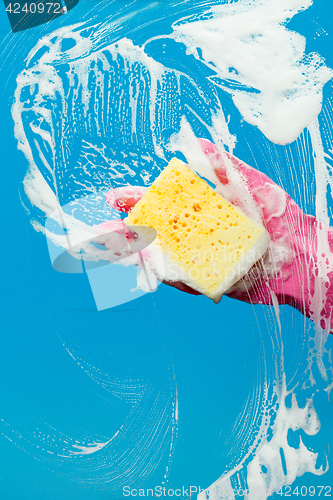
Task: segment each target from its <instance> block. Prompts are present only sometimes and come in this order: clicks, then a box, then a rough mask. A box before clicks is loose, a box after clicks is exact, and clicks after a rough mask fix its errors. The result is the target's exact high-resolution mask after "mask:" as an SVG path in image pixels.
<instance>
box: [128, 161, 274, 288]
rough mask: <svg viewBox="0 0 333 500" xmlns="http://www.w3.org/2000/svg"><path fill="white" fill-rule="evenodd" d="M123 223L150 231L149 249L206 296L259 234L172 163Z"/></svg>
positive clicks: (196, 178)
mask: <svg viewBox="0 0 333 500" xmlns="http://www.w3.org/2000/svg"><path fill="white" fill-rule="evenodd" d="M124 222H125V223H126V225H128V226H149V227H152V228H154V229H155V230H156V231H157V238H156V240H155V244H156V245H158V246H159V247H161V249H162V251H164V252H168V255H169V258H170V259H171V260H172V261H173V262H176V263H177V264H178V266H179V267H180V268H181V269H182V270H183V271H184V273H185V276H187V277H188V278H189V280H187V279H185V280H184V281H185V282H188V283H190V284H191V286H192V287H193V288H195V289H196V290H198V291H200V292H201V293H204V294H205V295H207V296H213V295H214V292H215V291H216V290H217V289H218V288H219V287H220V286H221V283H223V281H224V280H226V279H227V277H228V275H229V274H230V273H232V272H233V270H234V268H235V267H237V263H239V261H240V260H241V259H242V258H243V260H244V256H245V257H246V253H247V252H249V250H251V248H253V247H254V246H255V245H256V243H257V242H258V240H259V239H261V238H262V235H263V232H265V230H264V228H263V227H260V226H259V225H258V224H256V223H255V222H253V221H252V220H251V219H249V218H248V217H247V216H246V215H244V214H243V213H242V212H241V211H240V210H239V209H238V208H237V207H235V206H233V205H231V204H230V203H229V202H228V201H227V200H225V199H224V198H223V197H222V196H220V195H219V194H218V193H217V192H216V191H215V190H214V189H212V188H211V187H210V186H209V184H207V182H205V181H204V180H203V179H201V178H200V177H199V176H198V175H196V174H195V173H194V172H193V171H192V170H190V169H189V168H188V167H187V166H186V165H185V164H184V163H183V162H181V161H180V160H178V159H176V158H174V159H173V160H171V162H170V163H169V165H168V166H167V167H166V168H165V169H164V170H163V172H162V173H161V174H160V175H159V177H158V178H157V179H156V180H155V182H154V183H153V184H152V185H151V186H150V188H148V190H147V191H146V192H145V194H144V196H143V197H142V198H141V200H140V201H139V202H138V203H137V204H136V205H135V207H134V208H133V210H132V211H131V213H130V214H129V216H128V217H127V219H125V221H124ZM259 257H260V256H259ZM259 257H258V256H257V258H259ZM255 260H257V259H255ZM252 264H254V262H251V263H250V265H249V267H251V265H252ZM243 274H244V273H243ZM240 277H241V276H239V278H240Z"/></svg>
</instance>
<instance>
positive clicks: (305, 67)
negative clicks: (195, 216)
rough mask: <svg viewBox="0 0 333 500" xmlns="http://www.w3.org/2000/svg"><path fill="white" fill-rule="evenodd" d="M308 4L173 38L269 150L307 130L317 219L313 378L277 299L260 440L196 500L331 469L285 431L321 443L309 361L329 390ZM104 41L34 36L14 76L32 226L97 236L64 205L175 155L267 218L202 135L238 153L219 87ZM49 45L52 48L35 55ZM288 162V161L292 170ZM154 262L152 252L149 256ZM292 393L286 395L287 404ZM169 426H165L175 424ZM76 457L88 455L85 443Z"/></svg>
mask: <svg viewBox="0 0 333 500" xmlns="http://www.w3.org/2000/svg"><path fill="white" fill-rule="evenodd" d="M310 5H311V2H310V0H280V1H278V2H272V1H264V0H263V1H252V2H251V1H239V2H236V3H230V4H225V5H219V6H214V7H213V8H212V9H210V10H208V11H207V12H206V13H205V15H204V16H202V17H201V18H200V17H198V18H196V17H195V16H194V18H193V17H192V18H189V19H187V18H184V19H182V20H180V21H178V22H177V23H175V24H174V26H173V33H172V34H171V35H170V36H169V38H173V39H175V40H176V41H177V42H178V43H182V44H185V46H186V48H187V54H188V56H189V57H190V56H194V57H195V58H197V59H198V60H200V61H201V62H202V63H203V64H204V65H206V66H208V67H209V68H210V69H211V70H212V71H213V72H214V73H215V77H209V80H210V81H209V88H208V87H207V88H208V90H209V92H211V93H212V88H213V87H214V86H216V87H219V88H222V89H223V90H224V91H225V92H227V93H228V94H230V95H231V96H232V99H233V103H234V105H235V107H236V108H237V110H238V112H240V113H241V115H242V117H243V118H244V120H246V121H247V122H248V123H249V124H251V125H253V126H256V127H258V129H259V130H260V131H261V132H262V133H263V134H264V135H265V136H266V137H267V138H268V139H269V140H270V141H271V143H270V146H269V147H271V148H272V150H274V143H278V144H288V143H290V142H292V141H295V140H296V143H297V145H298V146H299V148H300V149H301V148H302V147H303V146H304V144H305V141H304V131H303V129H304V128H306V127H307V129H308V131H309V134H310V138H311V144H312V150H313V151H314V152H315V157H314V165H315V171H316V188H317V194H316V216H317V219H318V221H319V222H320V223H321V224H318V228H317V239H318V249H319V251H318V263H317V265H318V269H319V272H318V276H317V278H316V280H315V287H314V293H313V296H312V297H311V301H312V305H313V310H314V313H313V321H314V324H315V332H314V342H313V343H314V345H312V344H310V343H309V346H310V345H311V347H309V351H308V356H307V362H308V366H307V368H308V369H307V375H306V377H307V378H306V380H305V381H304V384H303V386H301V385H300V384H298V386H297V387H295V388H290V387H289V381H288V380H287V379H286V374H285V359H284V349H283V335H282V333H283V332H282V331H281V322H280V312H279V306H278V304H277V299H276V297H275V296H274V293H273V291H272V302H273V304H274V308H273V310H274V311H275V318H273V317H272V315H271V313H270V312H269V311H268V312H267V313H266V314H267V315H268V316H269V321H270V322H273V324H274V327H273V328H272V329H271V330H270V332H269V333H268V335H267V338H266V339H264V338H263V336H262V335H261V333H260V332H259V333H258V345H259V346H260V357H261V359H262V360H263V361H262V363H263V366H262V367H261V371H260V377H259V380H258V387H260V395H257V392H256V390H254V394H253V398H252V399H253V406H254V408H255V411H254V413H253V423H255V424H256V426H257V431H256V435H255V437H254V439H253V440H252V441H251V443H250V444H249V445H248V447H247V448H246V450H243V452H242V454H241V457H240V459H239V462H238V463H237V464H235V465H234V467H233V468H232V469H231V470H228V472H226V473H224V474H223V471H221V474H222V476H221V477H220V478H219V479H217V481H216V482H215V483H214V484H213V485H212V486H210V487H209V488H208V489H207V490H206V491H205V492H203V493H201V497H202V498H203V497H205V496H207V498H208V496H209V498H210V499H218V498H226V499H233V498H235V488H234V485H235V484H236V485H237V484H240V482H241V481H243V482H244V481H245V483H244V489H245V492H246V494H245V496H244V498H246V499H255V500H258V499H260V500H265V499H266V498H267V497H268V496H269V495H270V494H271V493H274V492H277V491H278V490H279V489H280V488H281V487H282V486H283V485H287V484H292V482H293V481H294V480H295V478H296V477H298V476H301V475H303V474H304V473H306V472H310V473H312V474H316V475H319V474H323V473H324V472H325V471H326V470H327V465H326V466H320V467H316V462H317V458H318V457H317V454H316V453H314V452H312V451H311V450H310V449H309V448H307V447H306V446H305V444H303V442H302V441H301V442H300V445H299V447H298V448H294V447H292V446H290V444H289V442H288V432H289V431H290V430H291V431H297V430H299V429H301V430H303V431H304V433H305V434H307V435H308V436H315V435H316V434H317V433H318V432H319V429H320V423H319V419H318V416H317V414H316V410H315V407H314V402H313V394H314V392H315V390H316V384H319V382H320V380H318V378H316V376H315V375H314V373H313V372H314V370H313V369H312V368H313V363H317V366H318V369H319V372H320V376H321V378H322V379H323V380H324V385H325V390H326V391H327V393H328V394H329V391H330V388H331V384H332V364H331V360H330V353H329V352H327V351H326V349H325V342H326V339H327V335H328V332H329V325H328V324H326V325H324V326H325V328H324V329H323V328H322V326H323V325H322V324H321V318H320V311H321V307H320V305H321V304H322V302H323V300H325V294H326V287H325V283H326V282H327V280H328V277H327V275H328V272H329V269H330V268H332V265H333V263H332V260H331V258H330V256H329V255H330V251H329V245H328V229H327V228H328V225H329V224H328V222H329V220H328V215H327V201H326V190H327V184H328V183H329V182H330V183H331V182H332V181H331V180H330V176H329V173H328V166H327V164H326V161H325V154H326V153H325V152H324V148H323V145H322V142H321V136H320V126H319V124H318V121H317V116H318V114H319V113H320V110H321V103H322V89H323V86H324V84H325V83H326V82H327V81H328V80H329V78H331V76H332V71H331V70H330V69H329V68H327V67H326V66H325V64H324V63H323V61H322V59H321V58H320V56H319V55H318V54H315V53H312V54H310V55H306V54H305V38H304V37H302V36H301V35H300V34H298V33H295V32H292V31H290V30H288V28H287V27H286V26H285V24H286V21H287V19H289V18H291V17H292V16H294V15H296V14H297V13H298V12H300V11H301V10H304V9H307V8H308V7H309V6H310ZM109 29H110V31H111V25H110V28H109ZM104 35H105V34H104V33H100V34H99V35H98V36H100V44H101V47H102V48H101V49H100V50H98V36H97V35H96V34H95V39H94V44H93V45H92V44H90V38H89V36H88V37H87V36H86V35H84V34H83V28H82V33H81V27H80V26H75V27H70V28H63V29H61V30H58V32H56V33H52V34H51V35H49V36H47V37H44V39H42V40H41V41H40V42H38V44H37V46H36V47H35V49H34V50H33V51H32V52H31V54H30V57H29V60H28V61H27V67H26V69H25V70H23V71H22V72H21V73H20V75H19V76H18V79H17V90H16V94H15V103H14V106H13V118H14V121H15V135H16V138H17V140H18V144H19V148H20V149H21V150H22V151H23V152H24V154H25V156H26V158H27V159H28V162H29V171H28V173H27V175H26V177H25V180H24V196H25V200H26V203H30V208H31V214H32V215H31V218H32V223H33V225H34V227H35V229H36V230H38V231H43V232H45V228H44V222H45V218H46V217H49V216H50V215H51V214H52V213H55V214H58V216H57V217H56V218H55V222H56V223H57V224H59V225H60V226H61V227H62V228H63V229H66V232H67V234H69V235H70V236H71V238H73V240H75V241H82V240H83V237H82V234H85V231H88V232H89V231H90V229H89V228H88V229H87V227H84V226H82V224H79V223H78V222H77V218H76V217H75V210H79V209H80V206H79V205H80V204H79V201H78V202H77V206H76V207H73V211H72V213H68V214H65V215H64V216H60V215H59V213H61V207H62V206H64V205H65V204H67V203H68V202H69V201H72V202H73V203H74V201H75V200H77V199H79V198H80V197H82V195H84V194H91V193H96V192H98V191H100V190H102V189H111V188H114V187H119V186H123V185H128V184H130V185H142V184H144V185H147V186H148V185H150V184H151V183H152V181H153V180H154V179H155V178H156V177H157V175H158V174H159V172H160V171H161V170H162V169H163V168H164V167H165V166H166V165H167V162H168V160H169V159H170V158H171V157H172V155H174V154H179V153H182V155H183V157H184V156H185V158H187V160H188V162H189V163H190V164H191V165H192V166H193V168H194V169H195V170H196V171H197V172H198V173H199V174H200V175H202V176H204V177H206V178H207V179H208V180H210V181H211V182H212V183H213V184H215V185H216V186H217V189H218V190H219V192H220V193H221V194H222V195H223V196H225V197H226V198H228V199H230V200H231V201H232V200H233V197H235V191H234V189H235V186H236V187H237V190H239V189H242V195H243V196H242V200H243V205H242V207H241V208H242V209H243V210H244V212H246V213H247V214H248V215H249V216H250V217H251V218H253V219H254V220H259V219H260V210H258V207H257V206H256V205H255V204H254V202H253V199H252V197H251V194H250V193H249V191H248V188H247V186H246V183H245V181H244V179H242V177H241V175H240V174H239V173H238V172H236V171H235V170H234V169H233V166H232V164H231V162H230V163H228V162H227V164H226V168H227V171H228V177H229V178H230V179H232V182H231V183H230V186H223V185H222V184H221V183H219V181H218V179H217V178H216V175H215V174H214V173H213V171H212V169H211V168H210V166H209V164H208V163H207V160H206V158H205V156H204V155H203V153H201V151H200V148H199V147H198V143H197V140H196V138H195V136H197V137H198V136H199V134H200V133H202V131H203V130H204V131H205V134H206V137H209V138H210V139H211V140H212V141H213V142H214V143H215V144H216V146H217V147H218V148H219V149H220V152H221V153H223V152H224V151H225V150H227V151H228V152H229V153H232V151H233V148H234V146H235V143H236V142H237V134H236V135H232V134H231V133H230V132H229V129H228V120H227V119H226V118H225V116H224V112H223V104H221V103H220V102H219V100H218V98H217V97H216V96H217V95H218V93H216V95H215V101H214V105H212V104H211V102H212V101H209V99H208V98H207V100H205V95H204V92H203V89H202V87H200V85H199V84H198V85H197V84H196V83H195V82H193V79H192V78H189V77H187V76H186V72H185V70H184V72H183V73H182V72H181V71H179V70H173V69H170V68H166V67H164V66H163V64H162V63H161V62H157V61H155V60H154V59H153V58H152V57H150V56H148V55H147V54H146V52H145V50H144V49H143V48H141V47H137V46H135V45H134V44H133V43H132V42H131V41H130V40H127V39H122V40H120V41H118V42H117V43H114V44H110V45H109V46H107V47H105V44H103V36H104ZM66 38H72V39H73V40H75V47H74V48H73V49H70V50H69V51H66V53H63V52H62V49H61V44H62V41H63V40H64V39H66ZM92 46H93V47H94V48H92ZM43 48H46V49H47V50H45V51H44V52H40V50H41V49H43ZM216 48H218V50H217V49H216ZM198 49H199V50H198ZM207 85H208V83H207ZM188 88H191V91H193V92H194V93H195V95H196V99H198V102H201V103H202V108H204V106H206V107H207V106H208V104H207V103H208V102H210V104H209V105H210V106H211V108H210V116H209V117H208V118H207V113H206V115H205V114H204V113H202V115H200V114H199V112H198V113H195V112H194V111H193V107H192V109H190V104H191V105H192V102H191V103H189V102H185V104H183V101H185V100H186V97H185V96H186V90H187V89H188ZM110 89H112V91H113V94H114V95H113V96H112V92H109V90H110ZM184 89H185V90H184ZM208 90H207V92H208ZM193 95H194V94H193ZM200 100H201V101H200ZM112 109H117V113H112ZM302 131H303V132H302ZM239 133H241V132H239ZM300 134H301V135H300ZM170 137H171V138H172V139H171V140H170ZM74 147H77V148H78V149H79V154H78V155H77V157H75V158H74V157H73V156H72V155H71V149H72V148H74ZM253 166H255V165H253ZM292 166H293V165H292V161H291V162H290V163H289V164H288V165H287V167H286V168H290V169H291V168H292ZM303 189H304V186H303ZM283 196H284V195H283V193H281V192H279V193H277V197H280V198H279V199H280V208H281V209H280V211H279V210H278V211H277V212H276V217H279V214H282V213H283V203H284V198H283ZM91 209H92V210H95V213H94V220H95V219H96V217H99V218H100V222H104V221H105V220H107V217H108V212H107V210H108V208H107V206H106V204H105V203H104V204H103V203H101V204H100V206H98V207H91ZM47 236H48V237H49V238H51V239H53V241H54V242H55V243H56V244H57V245H61V246H64V248H66V241H65V238H64V237H63V236H59V232H58V233H57V231H54V232H53V233H48V234H47ZM281 245H282V247H283V244H281ZM79 250H82V249H79ZM83 250H84V251H85V252H86V255H87V259H89V258H90V259H98V258H100V257H99V255H98V253H97V250H96V248H93V247H89V246H86V247H85V248H84V249H83ZM282 250H283V249H282ZM274 252H275V253H274ZM277 253H278V249H276V248H275V249H274V248H273V247H272V248H271V254H272V255H273V256H274V255H275V254H277ZM282 253H283V252H282ZM280 254H281V252H280ZM283 255H284V256H285V257H284V259H285V260H284V261H283V262H284V263H285V262H287V261H288V259H292V255H291V254H290V252H289V251H288V248H286V249H285V252H284V254H283ZM147 257H152V255H150V254H149V249H147ZM327 259H328V261H327ZM153 260H154V259H153V258H151V262H152V266H154V263H153ZM273 260H274V259H273ZM283 262H281V263H280V264H281V265H282V263H283ZM120 265H121V264H120ZM273 267H274V266H273ZM272 272H273V271H272ZM267 273H269V267H268V264H267ZM303 339H305V342H306V341H308V332H306V331H305V332H304V335H303ZM324 354H326V355H327V356H328V358H329V363H328V365H327V364H326V365H324V364H323V361H322V358H323V355H324ZM303 387H304V388H306V389H307V390H308V392H307V393H306V394H307V402H306V404H305V406H303V407H302V406H299V404H298V402H297V399H298V396H299V394H301V393H302V390H303ZM251 397H252V396H251ZM287 398H289V399H291V404H290V405H287V403H286V399H287ZM180 404H181V402H180ZM268 415H269V416H268ZM273 416H274V418H273ZM157 420H158V419H157ZM171 420H172V419H171ZM171 420H170V422H169V428H170V427H171V426H172V425H173V424H172V423H171ZM173 423H174V419H173ZM165 425H166V424H165ZM239 425H242V421H241V422H240V424H239ZM106 444H107V443H106ZM157 445H158V443H157ZM157 445H156V446H157ZM94 446H95V445H94ZM96 446H97V445H96ZM108 446H109V447H110V445H107V446H106V447H105V449H107V448H108ZM80 449H81V452H82V453H86V449H87V448H84V446H83V445H82V446H81V445H80ZM89 449H91V450H93V449H94V448H93V447H91V448H89ZM244 470H246V479H244ZM242 478H243V479H242Z"/></svg>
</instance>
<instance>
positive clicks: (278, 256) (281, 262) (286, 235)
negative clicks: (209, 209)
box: [105, 139, 333, 333]
mask: <svg viewBox="0 0 333 500" xmlns="http://www.w3.org/2000/svg"><path fill="white" fill-rule="evenodd" d="M199 142H200V144H201V147H202V150H203V151H204V153H205V155H206V156H207V158H208V159H209V163H210V165H211V167H212V169H213V170H214V172H215V173H216V174H217V177H218V178H219V180H220V182H221V184H223V185H225V186H226V185H228V184H229V182H230V180H229V179H228V176H227V171H228V169H227V168H226V163H227V162H228V161H229V162H230V161H231V162H232V165H233V167H234V168H235V169H236V170H237V171H238V172H239V173H240V174H241V176H242V178H243V179H244V180H245V182H246V184H247V187H248V189H249V192H250V193H251V195H252V197H253V199H254V201H255V203H256V204H257V206H258V207H259V209H260V211H261V214H262V222H263V224H264V226H265V227H266V229H267V231H268V233H269V234H270V237H271V245H270V248H269V250H268V251H267V253H266V254H265V256H264V257H263V258H262V259H261V260H260V261H259V262H258V263H257V264H256V265H255V266H253V267H252V268H251V270H250V271H249V273H248V274H247V275H246V276H245V277H244V278H243V279H242V280H240V281H239V282H238V283H236V284H235V285H234V286H233V287H232V288H231V289H230V290H229V291H228V293H227V295H228V296H229V297H231V298H234V299H238V300H242V301H245V302H250V303H252V304H269V305H273V301H274V300H275V297H276V298H277V301H278V303H279V304H289V305H291V306H293V307H295V308H296V309H298V310H299V311H301V312H302V313H303V314H306V315H307V316H308V317H310V318H311V319H313V316H314V314H315V311H313V310H312V309H313V308H314V307H313V306H311V303H314V300H313V293H314V286H315V285H314V283H315V274H316V273H317V274H318V270H317V259H316V250H317V236H316V226H317V221H316V219H315V218H314V217H312V216H310V215H306V214H304V213H303V212H302V210H301V209H300V208H299V207H298V205H297V204H296V203H295V202H294V201H293V200H292V199H291V198H290V196H289V195H288V194H287V193H285V192H284V191H283V190H282V189H281V188H280V187H279V186H278V185H277V184H275V183H274V182H273V181H272V180H271V179H269V177H267V176H266V175H265V174H263V173H261V172H259V171H258V170H256V169H254V168H252V167H250V166H248V165H246V164H245V163H243V162H242V161H241V160H239V159H237V158H236V157H234V156H231V155H229V154H228V153H224V154H222V155H221V154H220V153H219V152H218V150H217V148H216V147H215V146H214V144H212V143H211V142H210V141H207V140H204V139H199ZM145 190H146V188H144V187H131V186H128V187H125V188H117V189H114V190H112V191H110V192H109V193H108V194H107V202H108V204H109V205H111V206H112V207H113V208H116V209H117V210H119V211H122V212H126V213H127V212H129V211H130V210H131V208H133V206H134V205H135V204H136V203H137V202H138V201H139V199H140V198H141V196H142V195H143V193H144V192H145ZM234 192H236V193H237V190H236V191H234ZM230 201H232V203H235V204H236V205H237V196H236V199H233V200H230ZM105 224H109V223H105ZM114 224H117V225H118V227H119V229H118V230H120V231H123V230H124V229H123V228H124V225H123V223H122V222H121V221H116V222H112V223H111V225H114ZM120 226H121V228H120ZM110 228H111V226H110ZM329 245H330V249H331V252H332V251H333V233H332V231H331V230H329ZM107 246H108V245H107ZM329 278H330V279H329V283H326V289H327V290H326V294H325V295H326V296H325V300H324V302H323V303H322V304H321V305H320V306H319V308H320V309H321V310H320V325H321V327H322V328H324V329H329V330H332V331H331V333H333V321H332V318H331V316H332V310H333V287H332V286H331V283H332V284H333V272H332V273H330V274H329ZM167 284H169V285H171V286H174V287H175V288H177V289H179V290H182V291H185V292H187V293H191V294H193V295H199V292H197V291H195V290H193V289H191V288H190V287H188V286H187V285H185V284H183V283H181V282H167ZM317 317H318V314H317Z"/></svg>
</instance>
